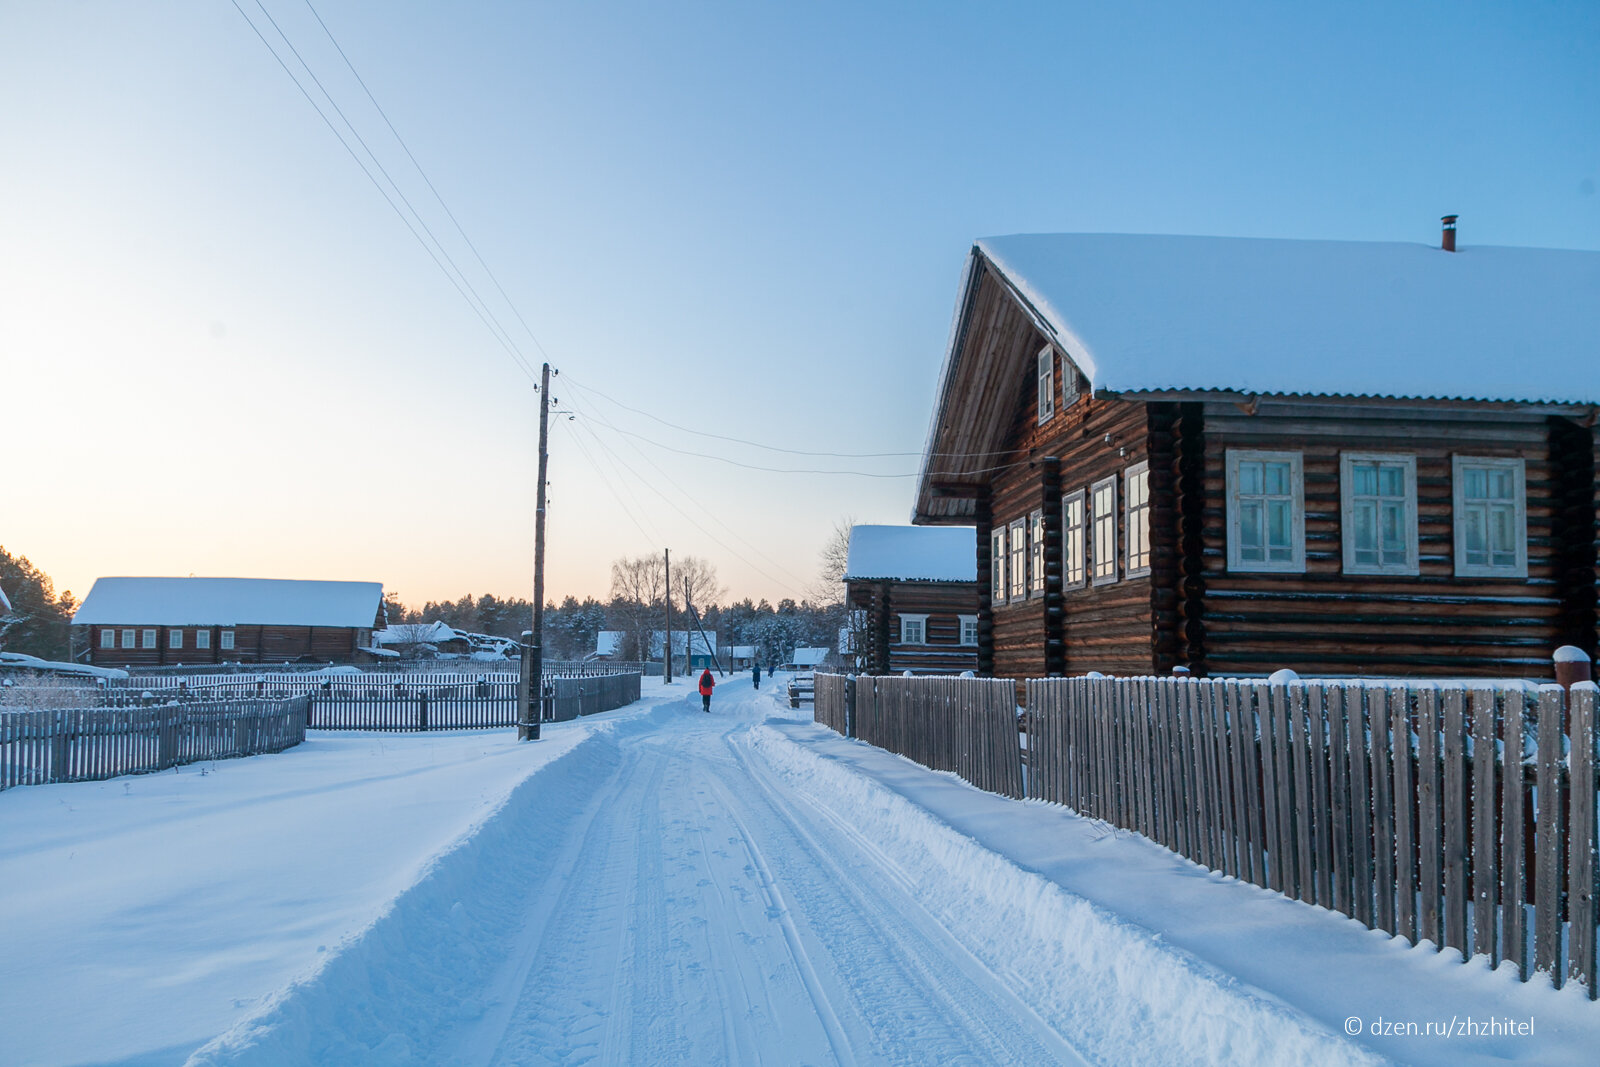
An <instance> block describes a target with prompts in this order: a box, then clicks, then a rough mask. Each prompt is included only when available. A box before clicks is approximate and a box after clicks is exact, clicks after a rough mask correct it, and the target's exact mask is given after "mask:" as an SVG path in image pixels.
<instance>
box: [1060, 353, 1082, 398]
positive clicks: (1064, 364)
mask: <svg viewBox="0 0 1600 1067" xmlns="http://www.w3.org/2000/svg"><path fill="white" fill-rule="evenodd" d="M1077 399H1078V368H1077V367H1075V366H1074V365H1073V363H1072V360H1070V359H1068V358H1067V357H1066V356H1062V357H1061V410H1062V411H1066V410H1067V409H1068V408H1070V407H1071V406H1072V405H1073V404H1074V403H1075V402H1076V401H1077Z"/></svg>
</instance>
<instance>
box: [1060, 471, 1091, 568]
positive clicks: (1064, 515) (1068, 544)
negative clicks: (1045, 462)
mask: <svg viewBox="0 0 1600 1067" xmlns="http://www.w3.org/2000/svg"><path fill="white" fill-rule="evenodd" d="M1088 499H1089V494H1088V493H1086V492H1084V491H1083V490H1082V489H1079V490H1078V491H1077V492H1075V493H1069V494H1068V495H1067V498H1066V499H1065V500H1063V501H1062V502H1061V578H1062V583H1063V584H1064V585H1066V586H1067V587H1068V588H1072V589H1076V588H1078V587H1079V586H1081V585H1083V582H1084V579H1085V578H1086V577H1087V568H1086V562H1085V556H1084V549H1085V548H1086V547H1087V546H1086V544H1085V543H1084V542H1085V540H1086V537H1087V534H1088V530H1089V526H1088V518H1087V515H1086V514H1085V510H1084V509H1085V505H1086V504H1087V503H1088Z"/></svg>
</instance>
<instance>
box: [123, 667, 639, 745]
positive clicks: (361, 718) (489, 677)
mask: <svg viewBox="0 0 1600 1067" xmlns="http://www.w3.org/2000/svg"><path fill="white" fill-rule="evenodd" d="M640 683H641V676H640V675H639V674H638V673H637V672H629V673H619V672H617V671H615V670H611V669H605V670H603V671H602V670H597V669H593V668H584V669H579V670H571V671H568V670H562V671H560V672H559V673H557V672H553V671H547V672H545V693H544V721H546V722H552V721H566V720H568V719H575V718H577V717H578V716H580V715H594V714H596V713H598V712H602V711H611V710H613V709H615V708H620V707H623V706H625V705H627V704H631V703H632V702H633V701H635V700H638V699H639V692H640ZM246 695H250V696H259V697H262V698H271V697H282V696H291V695H294V696H307V697H310V698H311V704H310V723H309V725H310V727H311V728H312V729H315V730H377V731H386V732H411V731H421V730H463V729H480V728H488V727H503V726H515V725H516V723H517V674H516V673H515V672H508V671H494V672H487V673H479V674H450V673H439V672H434V673H422V672H407V673H382V674H379V673H376V672H373V673H365V674H348V675H346V674H339V675H311V674H300V673H275V674H256V675H187V676H181V675H156V676H141V677H134V678H130V679H126V680H122V681H119V682H117V683H116V684H114V685H110V686H105V687H102V689H101V693H100V699H99V701H98V702H100V703H104V704H107V705H110V706H127V707H137V706H142V705H147V704H151V703H155V702H165V701H168V700H174V699H176V700H180V701H191V700H204V699H215V698H217V697H219V696H246Z"/></svg>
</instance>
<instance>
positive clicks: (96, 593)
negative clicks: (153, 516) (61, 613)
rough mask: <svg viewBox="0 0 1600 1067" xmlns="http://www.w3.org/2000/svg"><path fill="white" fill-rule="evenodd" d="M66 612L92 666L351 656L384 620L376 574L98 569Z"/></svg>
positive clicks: (326, 659) (342, 659)
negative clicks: (134, 574)
mask: <svg viewBox="0 0 1600 1067" xmlns="http://www.w3.org/2000/svg"><path fill="white" fill-rule="evenodd" d="M72 622H73V625H75V626H82V627H85V628H86V629H87V630H88V634H89V655H90V662H92V663H94V664H95V665H96V666H105V667H109V666H115V667H122V666H133V667H153V666H163V665H170V664H184V665H203V664H210V663H224V662H236V663H291V662H295V661H304V662H312V661H321V662H350V661H351V660H353V659H355V658H356V655H357V653H359V652H361V651H362V650H364V649H366V648H368V647H369V646H370V644H371V638H372V633H373V631H374V630H377V629H379V628H381V627H382V625H383V584H382V583H381V582H325V581H303V580H296V579H283V578H99V579H96V581H95V583H94V587H93V588H91V589H90V590H89V595H88V596H86V597H84V600H83V604H82V606H81V607H79V608H78V611H77V613H76V614H75V615H74V616H73V618H72Z"/></svg>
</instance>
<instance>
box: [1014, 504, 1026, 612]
mask: <svg viewBox="0 0 1600 1067" xmlns="http://www.w3.org/2000/svg"><path fill="white" fill-rule="evenodd" d="M1010 570H1011V599H1012V600H1025V599H1027V596H1028V527H1027V523H1026V522H1025V521H1023V520H1022V519H1017V520H1016V521H1015V522H1013V523H1012V524H1011V567H1010Z"/></svg>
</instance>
